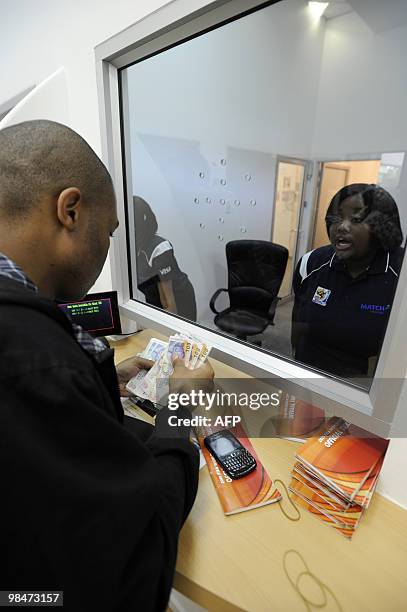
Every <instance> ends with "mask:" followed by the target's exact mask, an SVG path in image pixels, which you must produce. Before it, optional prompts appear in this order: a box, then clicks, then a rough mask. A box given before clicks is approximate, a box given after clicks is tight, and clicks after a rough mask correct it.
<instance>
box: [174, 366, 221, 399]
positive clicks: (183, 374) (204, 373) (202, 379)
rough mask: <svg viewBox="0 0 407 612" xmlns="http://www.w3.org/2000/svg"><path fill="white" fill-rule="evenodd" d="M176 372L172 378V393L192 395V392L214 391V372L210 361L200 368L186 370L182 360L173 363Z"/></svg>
mask: <svg viewBox="0 0 407 612" xmlns="http://www.w3.org/2000/svg"><path fill="white" fill-rule="evenodd" d="M173 366H174V371H173V373H172V374H171V376H170V380H169V387H170V389H169V390H170V393H191V391H193V390H194V391H200V390H202V391H204V392H210V391H212V389H213V377H214V371H213V368H212V366H211V364H210V363H209V361H208V360H206V361H205V363H204V364H203V365H201V367H200V368H197V369H195V370H190V369H189V368H186V367H185V365H184V362H183V361H182V359H179V358H175V359H174V361H173Z"/></svg>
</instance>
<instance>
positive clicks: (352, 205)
mask: <svg viewBox="0 0 407 612" xmlns="http://www.w3.org/2000/svg"><path fill="white" fill-rule="evenodd" d="M365 216H366V206H365V205H364V203H363V199H362V197H361V196H360V195H353V196H349V198H346V199H345V200H343V201H342V202H341V203H340V205H339V206H338V210H337V213H336V215H335V220H334V223H332V225H331V227H330V228H329V238H330V240H331V243H332V245H333V246H334V248H335V251H336V255H337V256H338V257H339V258H340V259H342V260H357V259H363V258H364V257H366V256H367V255H368V254H369V253H370V252H371V250H372V246H373V245H372V236H371V232H370V228H369V226H368V225H367V223H364V218H365Z"/></svg>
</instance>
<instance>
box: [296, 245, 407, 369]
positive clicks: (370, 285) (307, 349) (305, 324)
mask: <svg viewBox="0 0 407 612" xmlns="http://www.w3.org/2000/svg"><path fill="white" fill-rule="evenodd" d="M402 259H403V249H401V248H398V249H396V250H394V251H391V252H385V251H383V250H380V251H378V253H377V255H376V257H375V259H374V260H373V262H372V263H371V265H370V266H369V267H368V268H367V269H366V270H365V271H364V272H363V273H362V274H361V275H360V276H358V277H357V278H352V276H351V275H350V274H349V272H348V270H347V267H346V263H344V262H343V261H341V260H340V259H339V258H338V257H337V256H336V254H335V250H334V248H333V247H332V246H331V245H329V246H324V247H321V248H319V249H315V250H314V251H311V252H310V253H306V254H305V255H304V256H303V257H302V258H301V259H300V261H299V262H298V265H297V267H296V270H295V272H294V279H293V289H294V293H295V302H294V309H293V341H294V343H295V358H296V359H297V360H298V361H302V362H303V363H306V364H308V365H311V366H314V367H316V368H319V369H321V370H325V371H327V372H331V373H333V374H336V375H338V376H345V377H352V376H366V375H367V373H368V359H369V357H372V356H377V355H378V354H379V352H380V347H381V344H382V340H383V337H384V334H385V331H386V325H387V322H388V319H389V314H390V309H391V305H392V302H393V297H394V292H395V290H396V286H397V280H398V275H399V271H400V267H401V263H402Z"/></svg>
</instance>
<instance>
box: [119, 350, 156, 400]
mask: <svg viewBox="0 0 407 612" xmlns="http://www.w3.org/2000/svg"><path fill="white" fill-rule="evenodd" d="M153 365H154V361H150V359H144V357H130V359H125V360H124V361H121V362H120V363H119V364H118V365H117V366H116V372H117V378H118V379H119V388H120V395H121V396H122V397H130V395H131V393H130V392H129V391H127V389H126V385H127V383H128V382H129V380H130V379H131V378H133V376H135V375H136V374H137V373H138V372H140V370H149V369H150V368H151V367H152V366H153Z"/></svg>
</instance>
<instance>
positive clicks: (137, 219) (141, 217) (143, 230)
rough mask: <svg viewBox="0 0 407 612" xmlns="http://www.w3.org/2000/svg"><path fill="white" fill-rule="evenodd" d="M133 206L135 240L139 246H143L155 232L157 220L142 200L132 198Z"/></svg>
mask: <svg viewBox="0 0 407 612" xmlns="http://www.w3.org/2000/svg"><path fill="white" fill-rule="evenodd" d="M133 205H134V226H135V231H136V240H137V243H138V244H139V245H140V246H144V245H145V244H147V243H148V242H149V241H150V240H151V238H152V237H153V236H154V234H155V233H156V232H157V229H158V224H157V219H156V216H155V214H154V213H153V211H152V210H151V208H150V205H149V204H148V203H147V202H146V201H145V200H143V198H140V197H139V196H133Z"/></svg>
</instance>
